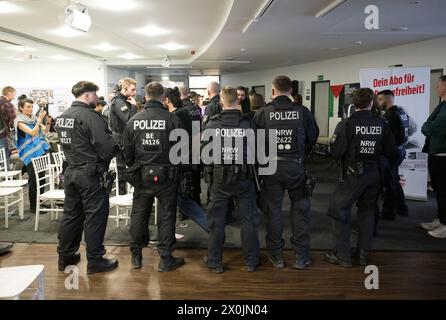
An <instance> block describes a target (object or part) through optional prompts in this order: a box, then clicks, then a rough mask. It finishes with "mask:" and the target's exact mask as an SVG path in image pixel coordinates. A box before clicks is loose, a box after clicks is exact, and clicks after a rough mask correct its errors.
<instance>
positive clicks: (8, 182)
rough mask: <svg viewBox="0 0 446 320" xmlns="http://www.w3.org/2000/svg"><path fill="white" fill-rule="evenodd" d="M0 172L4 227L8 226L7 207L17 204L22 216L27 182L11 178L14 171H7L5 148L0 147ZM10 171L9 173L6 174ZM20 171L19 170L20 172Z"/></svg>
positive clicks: (0, 206) (0, 195)
mask: <svg viewBox="0 0 446 320" xmlns="http://www.w3.org/2000/svg"><path fill="white" fill-rule="evenodd" d="M0 172H1V173H3V175H2V177H4V178H5V180H4V181H1V182H0V199H1V200H2V203H1V204H0V208H3V209H4V210H5V228H6V229H7V228H8V227H9V221H8V219H9V216H10V215H11V212H9V208H10V207H11V206H14V205H16V204H17V205H18V211H19V217H20V219H23V218H24V215H23V210H24V190H23V187H24V186H25V185H26V184H27V183H28V180H23V179H20V180H13V179H12V178H13V177H14V176H17V175H16V174H14V173H15V172H16V171H8V163H7V160H6V154H5V148H2V149H0ZM8 173H11V174H8ZM20 173H21V172H20Z"/></svg>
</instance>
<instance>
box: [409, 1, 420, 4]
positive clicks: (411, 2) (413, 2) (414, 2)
mask: <svg viewBox="0 0 446 320" xmlns="http://www.w3.org/2000/svg"><path fill="white" fill-rule="evenodd" d="M420 3H421V1H409V4H420Z"/></svg>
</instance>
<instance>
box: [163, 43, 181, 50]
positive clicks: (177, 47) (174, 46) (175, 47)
mask: <svg viewBox="0 0 446 320" xmlns="http://www.w3.org/2000/svg"><path fill="white" fill-rule="evenodd" d="M159 47H160V48H163V49H166V50H171V51H173V50H180V49H184V48H186V46H184V45H182V44H178V43H175V42H169V43H166V44H162V45H160V46H159Z"/></svg>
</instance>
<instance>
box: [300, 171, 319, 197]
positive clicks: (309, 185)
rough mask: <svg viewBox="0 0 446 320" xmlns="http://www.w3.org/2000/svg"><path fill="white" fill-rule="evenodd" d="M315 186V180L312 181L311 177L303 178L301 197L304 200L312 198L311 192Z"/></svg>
mask: <svg viewBox="0 0 446 320" xmlns="http://www.w3.org/2000/svg"><path fill="white" fill-rule="evenodd" d="M315 186H316V180H314V179H313V177H312V176H308V175H306V176H305V185H304V188H303V189H304V191H303V195H304V198H311V197H312V196H313V191H314V188H315Z"/></svg>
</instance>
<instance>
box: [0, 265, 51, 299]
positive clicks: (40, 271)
mask: <svg viewBox="0 0 446 320" xmlns="http://www.w3.org/2000/svg"><path fill="white" fill-rule="evenodd" d="M36 280H37V281H36ZM33 282H37V288H32V287H30V286H31V285H32V284H33ZM26 290H33V291H34V294H33V296H32V299H33V300H34V299H38V300H45V273H44V266H43V265H32V266H21V267H9V268H0V299H13V300H19V299H20V295H21V294H22V293H23V292H25V291H26Z"/></svg>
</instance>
